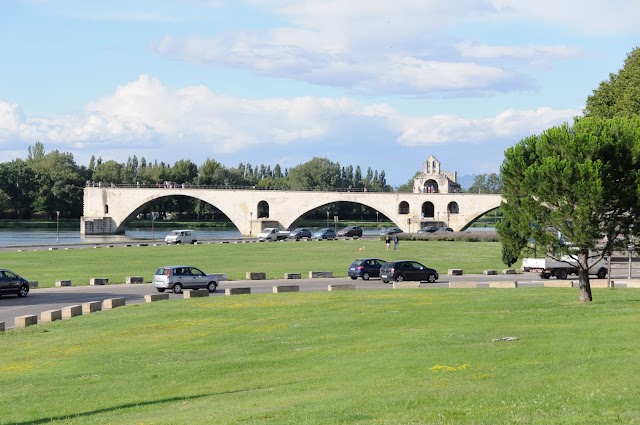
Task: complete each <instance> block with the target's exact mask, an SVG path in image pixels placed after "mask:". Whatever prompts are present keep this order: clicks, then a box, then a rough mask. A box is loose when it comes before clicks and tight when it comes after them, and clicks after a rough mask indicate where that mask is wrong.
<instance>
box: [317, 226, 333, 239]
mask: <svg viewBox="0 0 640 425" xmlns="http://www.w3.org/2000/svg"><path fill="white" fill-rule="evenodd" d="M311 237H312V238H313V239H335V238H336V232H335V231H334V230H333V229H332V228H330V227H325V228H324V229H320V230H318V231H317V232H315V233H314V234H313V236H311Z"/></svg>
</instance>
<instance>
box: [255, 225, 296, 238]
mask: <svg viewBox="0 0 640 425" xmlns="http://www.w3.org/2000/svg"><path fill="white" fill-rule="evenodd" d="M288 237H289V232H283V231H280V230H278V229H276V228H275V227H265V228H264V229H262V231H261V232H260V233H258V240H259V241H279V240H282V239H287V238H288Z"/></svg>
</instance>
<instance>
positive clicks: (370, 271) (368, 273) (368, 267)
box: [347, 258, 386, 280]
mask: <svg viewBox="0 0 640 425" xmlns="http://www.w3.org/2000/svg"><path fill="white" fill-rule="evenodd" d="M384 263H386V261H385V260H381V259H379V258H360V259H358V260H356V261H354V262H353V263H351V265H350V266H349V270H347V274H348V275H349V277H350V278H351V279H353V280H356V279H357V278H359V277H361V278H362V280H369V278H370V277H379V276H380V267H382V265H383V264H384Z"/></svg>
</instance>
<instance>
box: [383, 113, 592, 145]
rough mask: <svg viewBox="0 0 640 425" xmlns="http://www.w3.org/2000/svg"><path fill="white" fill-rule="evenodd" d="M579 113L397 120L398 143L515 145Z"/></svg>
mask: <svg viewBox="0 0 640 425" xmlns="http://www.w3.org/2000/svg"><path fill="white" fill-rule="evenodd" d="M581 114H582V112H581V111H580V110H576V109H564V110H554V109H551V108H538V109H536V110H527V111H515V110H511V109H509V110H506V111H503V112H501V113H500V114H498V115H496V116H494V117H490V118H483V119H467V118H462V117H458V116H452V115H436V116H432V117H424V118H407V117H398V118H397V119H396V120H395V128H397V129H398V130H399V131H401V133H402V134H401V135H400V136H399V137H398V139H397V141H398V143H400V144H402V145H405V146H433V145H438V144H447V143H472V144H491V143H492V142H493V141H495V140H500V141H503V140H512V141H513V143H515V142H517V141H518V140H520V139H522V138H524V137H526V136H530V135H533V134H538V133H541V132H542V131H544V130H546V129H547V128H550V127H553V126H556V125H560V124H563V123H565V122H569V123H571V122H573V118H574V117H576V116H579V115H581Z"/></svg>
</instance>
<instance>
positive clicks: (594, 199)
mask: <svg viewBox="0 0 640 425" xmlns="http://www.w3.org/2000/svg"><path fill="white" fill-rule="evenodd" d="M639 91H640V50H639V49H637V48H636V49H634V50H633V51H632V52H631V53H630V54H629V55H628V57H627V59H626V61H625V65H624V67H623V69H621V70H620V71H619V72H618V73H617V74H611V75H610V78H609V80H608V81H604V82H602V83H601V84H600V86H599V88H598V89H597V90H594V92H593V95H592V96H590V97H589V98H588V99H587V102H586V107H585V110H584V117H581V118H576V119H575V120H574V122H573V125H569V124H565V125H562V126H559V127H553V128H550V129H548V130H546V131H544V132H543V133H542V134H540V135H533V136H530V137H527V138H525V139H523V140H521V141H520V142H519V143H518V144H516V145H515V146H513V147H511V148H509V149H508V150H507V151H506V152H505V159H504V161H503V163H502V167H501V175H502V180H503V183H504V191H503V192H502V194H503V197H504V198H505V199H506V203H504V204H503V205H502V210H503V213H504V220H503V221H502V224H500V225H499V226H498V231H499V233H500V235H501V239H502V244H503V261H504V262H505V263H506V264H513V263H515V261H517V259H518V257H519V256H520V255H522V254H523V253H527V250H528V245H529V243H530V242H533V243H536V244H538V245H539V246H545V247H547V249H548V253H549V254H551V255H552V256H554V257H556V258H561V257H562V256H563V255H570V256H573V258H575V259H576V260H577V262H578V273H579V282H580V301H582V302H590V301H592V299H593V298H592V293H591V287H590V284H589V271H588V270H589V267H590V265H592V264H593V263H594V262H596V261H598V260H600V259H601V258H603V257H604V256H611V254H612V253H613V250H614V249H616V248H618V249H620V248H622V247H624V249H625V250H626V248H627V245H628V244H630V243H631V242H633V240H634V238H636V237H637V236H638V235H639V234H640V223H639V222H638V217H639V213H640V97H638V92H639ZM567 241H568V242H567ZM618 243H619V244H620V245H617V244H618ZM598 248H600V249H599V250H598Z"/></svg>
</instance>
